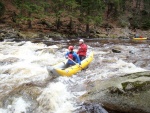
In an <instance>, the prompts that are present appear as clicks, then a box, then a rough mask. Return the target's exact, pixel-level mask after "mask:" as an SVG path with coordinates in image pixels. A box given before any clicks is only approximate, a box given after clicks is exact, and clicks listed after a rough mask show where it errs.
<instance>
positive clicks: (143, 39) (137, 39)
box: [133, 37, 147, 40]
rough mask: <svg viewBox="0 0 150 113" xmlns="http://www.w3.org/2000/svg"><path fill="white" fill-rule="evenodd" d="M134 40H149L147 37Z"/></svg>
mask: <svg viewBox="0 0 150 113" xmlns="http://www.w3.org/2000/svg"><path fill="white" fill-rule="evenodd" d="M133 39H134V40H147V38H146V37H143V38H133Z"/></svg>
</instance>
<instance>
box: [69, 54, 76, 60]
mask: <svg viewBox="0 0 150 113" xmlns="http://www.w3.org/2000/svg"><path fill="white" fill-rule="evenodd" d="M68 57H69V58H70V59H72V60H75V58H74V57H73V52H70V53H69V54H68Z"/></svg>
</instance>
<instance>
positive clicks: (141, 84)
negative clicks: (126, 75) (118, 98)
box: [122, 81, 150, 91]
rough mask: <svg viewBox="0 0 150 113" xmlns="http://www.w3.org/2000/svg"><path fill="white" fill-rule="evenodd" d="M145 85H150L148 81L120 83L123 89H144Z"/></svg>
mask: <svg viewBox="0 0 150 113" xmlns="http://www.w3.org/2000/svg"><path fill="white" fill-rule="evenodd" d="M147 86H150V81H145V82H141V81H135V82H124V83H122V87H123V90H124V91H137V90H145V88H146V87H147Z"/></svg>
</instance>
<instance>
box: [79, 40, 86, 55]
mask: <svg viewBox="0 0 150 113" xmlns="http://www.w3.org/2000/svg"><path fill="white" fill-rule="evenodd" d="M86 52H87V45H86V44H84V43H82V44H80V48H79V50H78V52H77V54H78V55H79V56H86Z"/></svg>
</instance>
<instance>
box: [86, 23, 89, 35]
mask: <svg viewBox="0 0 150 113" xmlns="http://www.w3.org/2000/svg"><path fill="white" fill-rule="evenodd" d="M89 31H90V26H89V23H87V24H86V33H87V34H89Z"/></svg>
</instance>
